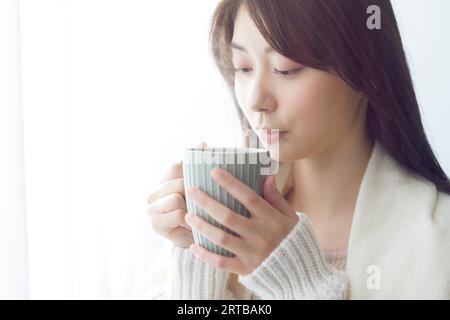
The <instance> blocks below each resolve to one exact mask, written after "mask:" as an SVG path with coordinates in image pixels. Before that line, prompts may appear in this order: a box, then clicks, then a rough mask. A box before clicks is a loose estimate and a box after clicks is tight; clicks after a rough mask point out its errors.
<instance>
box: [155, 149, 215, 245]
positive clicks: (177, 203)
mask: <svg viewBox="0 0 450 320" xmlns="http://www.w3.org/2000/svg"><path fill="white" fill-rule="evenodd" d="M198 147H199V148H202V147H203V148H205V147H206V143H204V142H202V143H201V144H199V146H198ZM147 203H148V209H147V214H148V215H149V217H150V221H151V226H152V228H153V230H154V231H155V232H157V233H159V234H160V235H162V236H163V237H165V238H167V239H169V240H170V241H172V242H173V244H174V245H175V246H179V247H182V248H189V246H190V245H191V244H192V243H194V238H193V236H192V230H191V228H190V227H189V226H188V225H187V224H186V222H185V220H184V216H185V215H186V213H187V208H186V201H185V190H184V179H183V165H182V162H181V163H180V162H178V163H175V164H173V165H172V166H171V167H170V168H169V170H168V171H167V172H166V173H165V175H164V177H163V178H162V179H161V180H160V183H159V185H158V186H157V187H156V188H155V189H154V190H153V191H152V192H151V193H150V195H149V196H148V198H147Z"/></svg>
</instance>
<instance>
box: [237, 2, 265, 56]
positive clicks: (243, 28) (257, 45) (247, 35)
mask: <svg viewBox="0 0 450 320" xmlns="http://www.w3.org/2000/svg"><path fill="white" fill-rule="evenodd" d="M232 42H234V43H238V44H240V45H242V46H244V47H245V48H248V49H250V50H255V51H259V52H262V51H264V49H265V48H266V47H268V46H269V44H268V43H267V41H266V39H264V37H263V36H262V34H261V32H260V31H259V30H258V27H257V26H256V24H255V22H254V21H253V20H252V18H251V17H250V15H249V13H248V11H247V8H246V7H245V6H244V5H241V6H240V7H239V10H238V12H237V15H236V19H235V22H234V32H233V39H232Z"/></svg>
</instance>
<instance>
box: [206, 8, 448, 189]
mask: <svg viewBox="0 0 450 320" xmlns="http://www.w3.org/2000/svg"><path fill="white" fill-rule="evenodd" d="M241 5H244V6H245V7H246V9H247V10H248V12H249V15H250V16H251V18H252V19H253V21H254V22H255V24H256V26H257V27H258V30H259V31H260V32H261V34H262V35H263V37H264V39H266V41H267V42H268V43H269V44H270V45H271V46H272V47H273V48H274V49H275V50H276V51H277V52H279V53H280V54H282V55H283V56H286V57H288V58H290V59H292V60H294V61H296V62H298V63H301V64H303V65H305V66H307V67H310V68H315V69H320V70H324V71H334V72H336V73H337V74H338V75H339V76H340V77H341V78H342V79H343V80H344V81H346V82H347V84H348V85H349V86H351V87H352V88H353V89H355V90H356V91H358V92H361V93H363V94H364V95H365V96H366V97H367V98H368V101H369V104H368V109H367V117H366V121H367V126H368V130H369V132H370V135H371V137H372V138H373V139H377V140H378V141H379V143H380V144H381V145H383V147H384V148H385V149H386V151H387V152H389V154H390V155H391V156H392V157H393V158H394V159H396V160H397V161H398V162H399V163H400V164H402V165H403V166H404V167H405V168H407V169H409V170H411V171H412V172H414V173H417V174H419V175H421V176H423V177H425V178H426V179H428V180H430V181H432V182H433V183H434V184H435V185H436V187H437V189H438V190H440V191H443V192H445V193H448V194H450V181H449V179H448V177H447V176H446V174H445V172H444V171H443V170H442V168H441V166H440V165H439V163H438V161H437V159H436V157H435V155H434V153H433V150H432V148H431V146H430V144H429V142H428V140H427V137H426V135H425V132H424V128H423V125H422V120H421V115H420V111H419V106H418V103H417V99H416V95H415V92H414V88H413V84H412V80H411V75H410V71H409V67H408V63H407V60H406V57H405V53H404V49H403V45H402V40H401V36H400V32H399V29H398V26H397V21H396V18H395V15H394V11H393V9H392V5H391V3H390V1H389V0H223V1H221V2H220V3H219V4H218V6H217V8H216V10H215V12H214V14H213V18H212V23H211V30H210V45H211V50H212V54H213V57H214V59H215V62H216V64H217V66H218V68H219V71H220V72H221V74H222V76H223V77H224V79H225V81H226V82H227V84H228V86H229V89H230V90H231V93H232V97H233V99H234V103H235V105H236V108H237V112H238V115H239V118H240V121H241V126H242V130H244V131H245V130H247V129H250V124H249V123H248V121H247V119H246V118H245V116H244V114H243V113H242V111H241V109H240V108H239V105H238V103H237V100H236V96H235V93H234V69H233V65H232V62H231V46H230V43H231V40H232V37H233V30H234V21H235V18H236V14H237V11H238V9H239V7H240V6H241ZM371 5H377V6H378V7H379V8H380V9H381V29H373V30H372V29H369V28H368V27H367V19H368V18H369V16H370V15H369V14H368V13H367V9H368V7H369V6H371Z"/></svg>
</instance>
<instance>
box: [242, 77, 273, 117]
mask: <svg viewBox="0 0 450 320" xmlns="http://www.w3.org/2000/svg"><path fill="white" fill-rule="evenodd" d="M271 87H272V86H271V85H270V82H269V81H268V79H266V78H264V76H262V75H258V76H256V77H255V78H254V79H253V81H252V83H251V85H250V87H249V92H248V96H247V106H248V108H249V110H250V111H252V112H264V113H271V112H273V111H274V110H275V105H276V104H275V99H274V95H273V92H272V89H271Z"/></svg>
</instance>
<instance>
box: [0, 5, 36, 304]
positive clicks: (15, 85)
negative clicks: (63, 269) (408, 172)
mask: <svg viewBox="0 0 450 320" xmlns="http://www.w3.org/2000/svg"><path fill="white" fill-rule="evenodd" d="M20 69H21V64H20V33H19V4H18V2H17V1H14V0H4V1H0V299H25V298H28V296H29V291H28V288H29V283H28V254H27V223H26V212H25V203H26V201H25V180H24V179H25V176H24V149H23V118H22V87H21V72H20Z"/></svg>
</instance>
